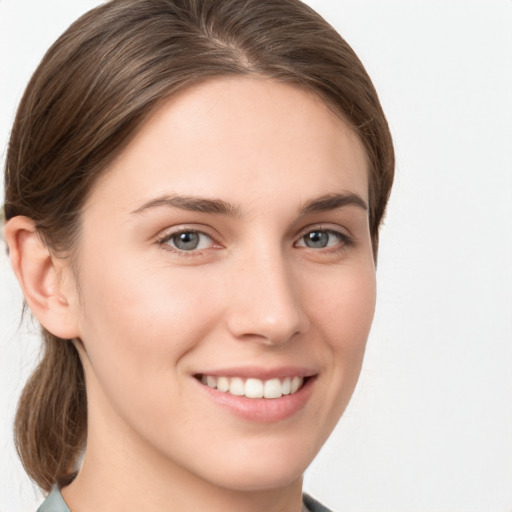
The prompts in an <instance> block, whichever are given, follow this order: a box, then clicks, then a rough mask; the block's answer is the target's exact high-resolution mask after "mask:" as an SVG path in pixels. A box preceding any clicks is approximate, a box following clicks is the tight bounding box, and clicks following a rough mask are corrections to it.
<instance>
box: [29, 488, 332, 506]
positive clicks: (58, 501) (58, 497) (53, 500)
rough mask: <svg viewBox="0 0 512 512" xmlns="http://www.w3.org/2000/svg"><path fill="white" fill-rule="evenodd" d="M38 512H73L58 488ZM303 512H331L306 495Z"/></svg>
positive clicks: (303, 501) (303, 500)
mask: <svg viewBox="0 0 512 512" xmlns="http://www.w3.org/2000/svg"><path fill="white" fill-rule="evenodd" d="M37 512H71V511H70V510H69V507H68V506H67V505H66V502H65V501H64V498H63V497H62V494H61V493H60V491H59V489H58V488H57V487H54V488H53V490H52V492H51V493H50V494H49V495H48V497H47V498H46V499H45V500H44V503H43V504H42V505H41V506H40V507H39V508H38V509H37ZM302 512H331V511H330V510H329V509H328V508H326V507H324V506H323V505H322V504H320V503H318V501H316V500H315V499H313V498H312V497H311V496H309V495H307V494H304V495H303V497H302Z"/></svg>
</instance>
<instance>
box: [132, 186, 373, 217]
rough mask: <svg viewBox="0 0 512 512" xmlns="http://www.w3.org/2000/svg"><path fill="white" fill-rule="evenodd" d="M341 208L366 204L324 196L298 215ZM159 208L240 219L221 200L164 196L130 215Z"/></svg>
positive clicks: (345, 197) (355, 197)
mask: <svg viewBox="0 0 512 512" xmlns="http://www.w3.org/2000/svg"><path fill="white" fill-rule="evenodd" d="M343 206H357V207H359V208H361V209H363V210H368V205H367V204H366V202H365V201H364V200H363V199H362V198H361V196H359V195H358V194H355V193H353V192H348V193H339V194H326V195H323V196H320V197H317V198H315V199H311V200H310V201H307V202H306V203H304V204H303V205H302V206H301V208H300V209H299V212H300V215H307V214H310V213H315V212H325V211H329V210H335V209H337V208H342V207H343ZM159 207H168V208H169V207H170V208H181V209H182V210H188V211H191V212H199V213H208V214H214V215H225V216H228V217H240V216H241V209H240V207H239V206H237V205H234V204H231V203H228V202H226V201H223V200H222V199H208V198H204V197H196V196H181V195H165V196H162V197H158V198H156V199H153V200H151V201H148V202H147V203H144V204H143V205H142V206H140V207H139V208H137V209H136V210H133V211H132V212H131V213H132V214H140V213H144V212H145V211H147V210H150V209H153V208H159Z"/></svg>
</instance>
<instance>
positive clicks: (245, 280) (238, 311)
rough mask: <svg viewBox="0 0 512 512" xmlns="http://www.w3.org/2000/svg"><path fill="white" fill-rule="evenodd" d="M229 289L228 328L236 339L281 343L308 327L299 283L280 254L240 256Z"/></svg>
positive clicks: (232, 271)
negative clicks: (230, 291)
mask: <svg viewBox="0 0 512 512" xmlns="http://www.w3.org/2000/svg"><path fill="white" fill-rule="evenodd" d="M276 252H279V251H276ZM230 288H231V290H232V293H231V294H230V304H229V307H228V311H227V327H228V330H229V331H230V333H231V334H232V336H234V337H235V338H237V339H245V340H252V341H255V342H259V343H264V344H266V345H281V344H283V343H286V342H287V341H289V340H291V339H292V338H294V337H295V336H296V335H298V334H301V333H304V332H306V331H307V330H308V328H309V320H308V317H307V315H306V313H305V310H304V307H303V306H304V304H303V299H302V297H301V294H300V286H299V283H298V282H297V279H294V272H293V268H292V267H291V265H290V264H289V263H288V264H287V262H286V261H285V260H284V259H283V257H282V255H281V254H279V255H278V254H266V255H259V256H258V255H253V257H250V258H245V259H243V258H242V259H241V261H240V262H239V263H238V264H237V265H236V269H233V268H232V269H231V284H230Z"/></svg>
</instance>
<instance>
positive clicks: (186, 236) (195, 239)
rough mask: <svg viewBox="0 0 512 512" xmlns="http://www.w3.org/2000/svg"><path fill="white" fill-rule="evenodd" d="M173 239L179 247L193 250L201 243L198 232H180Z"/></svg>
mask: <svg viewBox="0 0 512 512" xmlns="http://www.w3.org/2000/svg"><path fill="white" fill-rule="evenodd" d="M173 241H174V245H176V247H177V248H178V249H182V250H185V251H186V250H192V249H195V248H196V247H197V246H198V245H199V235H198V234H197V233H180V234H179V235H176V236H175V237H174V240H173Z"/></svg>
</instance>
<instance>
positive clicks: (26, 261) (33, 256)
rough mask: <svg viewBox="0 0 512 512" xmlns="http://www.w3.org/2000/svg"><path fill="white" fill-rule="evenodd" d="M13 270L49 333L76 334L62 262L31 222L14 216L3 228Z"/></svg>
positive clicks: (72, 336) (71, 337)
mask: <svg viewBox="0 0 512 512" xmlns="http://www.w3.org/2000/svg"><path fill="white" fill-rule="evenodd" d="M3 233H4V238H5V241H6V242H7V245H8V247H9V254H10V259H11V264H12V267H13V269H14V273H15V274H16V277H17V278H18V281H19V283H20V285H21V288H22V290H23V295H24V296H25V300H26V301H27V304H28V306H29V308H30V309H31V310H32V313H34V315H35V316H36V318H37V319H38V320H39V322H40V323H41V325H42V326H43V327H45V328H46V330H48V331H49V332H51V333H52V334H54V335H55V336H58V337H59V338H64V339H73V338H76V337H78V335H79V333H78V321H77V316H76V314H75V313H76V312H75V311H73V308H72V306H71V303H75V302H76V301H75V300H70V299H74V297H69V295H71V293H72V292H71V289H72V288H71V286H70V285H69V283H68V286H67V288H68V289H67V290H66V287H65V286H64V279H63V269H64V267H65V265H64V261H63V260H60V259H58V258H56V257H55V256H52V254H51V253H50V251H49V250H48V248H47V247H46V245H45V244H44V242H43V240H42V239H41V237H40V236H39V233H38V232H37V229H36V227H35V224H34V221H33V220H32V219H29V218H28V217H23V216H17V217H13V218H12V219H10V220H9V221H8V222H7V223H6V224H5V226H4V228H3Z"/></svg>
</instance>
